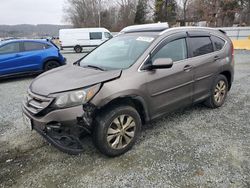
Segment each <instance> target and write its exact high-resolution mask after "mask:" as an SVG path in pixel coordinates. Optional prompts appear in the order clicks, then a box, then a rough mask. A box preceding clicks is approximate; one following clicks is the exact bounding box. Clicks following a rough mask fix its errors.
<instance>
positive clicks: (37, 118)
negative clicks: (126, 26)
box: [23, 27, 234, 156]
mask: <svg viewBox="0 0 250 188" xmlns="http://www.w3.org/2000/svg"><path fill="white" fill-rule="evenodd" d="M123 36H131V37H136V40H142V41H143V40H144V41H147V42H149V41H150V38H151V37H152V38H153V40H152V41H150V42H151V43H150V45H149V46H148V47H147V48H146V49H145V50H144V51H143V53H141V54H140V55H139V57H138V58H137V59H136V61H135V62H134V63H133V64H132V65H131V66H129V67H128V68H125V69H116V70H108V71H102V70H97V69H90V68H82V67H80V66H65V67H62V68H59V69H55V70H52V71H49V72H47V73H45V74H43V75H41V76H39V77H38V78H37V79H35V80H34V81H33V83H32V84H31V86H30V88H29V97H28V99H27V101H24V105H23V112H24V114H25V117H26V118H27V117H28V119H30V120H31V124H32V127H33V128H34V129H36V130H37V131H38V132H39V133H41V134H42V135H43V136H45V137H46V138H47V139H48V140H49V141H50V142H52V143H53V144H54V145H55V146H57V147H58V148H59V149H61V150H63V151H66V152H69V153H78V152H80V151H82V148H81V147H80V146H79V145H80V144H78V145H77V144H76V146H74V147H72V148H69V147H67V146H65V145H62V142H61V140H60V139H59V140H56V139H54V135H56V133H55V134H54V132H56V131H54V132H53V134H51V135H50V134H49V131H50V130H51V129H54V127H55V128H56V129H60V131H61V127H70V129H71V130H73V131H72V134H70V135H67V136H68V137H70V136H72V135H74V136H72V139H74V138H75V137H80V134H79V133H80V132H82V131H81V130H84V131H87V132H89V133H93V135H94V139H95V140H97V141H96V143H97V147H98V148H99V149H100V150H101V151H102V152H103V153H104V154H107V155H110V156H116V155H120V154H122V153H124V152H126V151H127V150H128V149H130V148H131V147H132V145H133V144H132V143H134V140H132V141H129V144H127V145H125V146H122V144H123V143H125V142H126V139H127V138H125V137H122V136H124V134H125V136H126V133H124V132H121V133H119V134H121V135H120V138H119V139H120V140H122V141H121V142H122V143H121V147H118V144H117V147H116V148H115V147H113V148H112V147H111V146H113V144H112V142H111V145H109V144H108V142H107V143H106V140H108V141H109V139H106V137H105V136H106V134H107V135H109V131H108V133H107V129H108V130H113V129H114V128H113V129H111V128H110V127H109V125H110V126H111V124H112V120H111V119H110V120H107V123H106V122H104V123H103V121H104V120H102V119H103V118H104V119H105V118H106V119H107V118H108V117H113V115H114V114H115V112H116V111H119V110H120V111H121V112H123V111H124V115H127V114H130V112H129V107H132V108H133V109H134V110H135V111H136V112H133V113H132V112H131V118H132V119H133V120H134V122H135V125H136V126H137V124H141V122H142V123H145V122H147V121H150V120H152V119H154V118H157V117H159V116H162V115H164V114H166V113H168V112H170V111H174V110H176V109H179V108H182V107H185V106H188V105H191V104H194V103H198V102H203V101H205V102H206V104H208V106H210V107H213V108H214V107H219V106H221V105H222V104H223V102H224V100H225V97H226V93H227V91H228V90H229V89H230V88H231V85H232V82H233V76H234V57H233V45H232V42H231V40H230V39H229V38H228V37H227V36H226V35H225V34H224V33H223V32H222V31H218V30H215V29H211V28H198V27H181V28H172V29H166V30H163V31H143V30H140V31H131V32H126V33H123V34H120V35H118V36H117V37H115V38H119V37H123ZM140 37H144V38H140ZM111 40H114V39H111ZM209 41H210V42H209ZM171 44H172V45H173V46H174V47H172V46H171ZM168 45H169V46H168ZM179 46H181V47H182V48H179ZM101 47H102V46H101ZM101 47H99V48H101ZM171 47H172V49H171ZM199 47H200V48H199ZM97 49H98V48H97ZM164 50H165V51H164ZM94 51H95V50H94ZM176 51H178V52H176ZM92 53H93V52H92ZM167 53H168V54H170V55H168V56H170V57H168V56H167V57H164V54H167ZM171 54H172V55H171ZM174 54H175V55H174ZM101 55H102V54H100V56H101ZM156 57H159V58H156ZM170 58H171V59H170ZM174 59H176V60H174ZM83 60H84V59H83ZM79 62H80V61H79ZM164 62H166V64H165V65H164ZM118 63H119V62H118ZM154 63H155V64H154ZM78 64H80V63H78ZM170 67H171V68H170ZM225 79H226V80H225ZM223 82H225V83H224V84H225V88H226V92H225V91H224V90H223V87H224V86H223V85H222V84H223ZM96 84H100V85H99V86H98V89H97V90H98V91H96V92H95V93H94V95H93V96H91V99H90V100H88V101H87V102H86V103H84V104H83V105H77V106H72V107H67V108H58V109H55V108H53V103H54V100H55V98H54V96H53V94H60V93H62V92H66V91H73V90H76V89H81V88H86V87H89V86H94V85H96ZM220 86H221V89H220V90H219V88H220ZM218 91H219V92H220V93H219V94H216V93H215V92H218ZM223 92H225V95H223ZM214 93H215V94H214ZM218 97H221V98H218ZM222 97H223V98H222ZM216 101H217V102H218V103H216ZM123 106H125V107H124V109H121V108H122V107H123ZM120 111H119V112H117V114H119V113H120V114H121V112H120ZM131 111H133V110H131ZM112 112H113V113H112ZM136 113H137V114H138V115H139V117H140V120H138V121H137V119H136V118H137V117H136ZM117 117H118V116H117ZM117 117H116V116H115V115H114V117H113V120H114V119H115V118H117ZM119 117H120V116H119ZM122 117H123V116H122ZM129 118H130V116H128V117H127V119H129ZM100 119H101V120H100ZM125 121H128V120H124V122H125ZM131 121H132V120H131ZM105 123H106V124H107V125H106V124H105ZM120 124H122V122H120ZM124 124H125V123H124ZM49 126H52V128H51V127H49ZM102 126H103V127H102ZM136 126H135V127H136ZM72 127H74V128H72ZM93 127H94V128H93ZM98 127H102V129H101V128H98ZM105 127H106V128H105ZM99 129H101V130H99ZM139 129H140V125H138V126H137V127H136V129H134V133H133V134H134V137H136V136H137V131H139ZM119 130H120V129H119ZM124 130H125V129H124ZM60 131H59V132H60ZM105 131H106V132H105ZM61 132H63V133H64V129H63V131H61ZM65 132H66V131H65ZM103 134H104V136H103ZM117 134H118V133H117ZM67 136H66V137H67ZM134 137H133V139H136V138H134ZM60 138H63V136H62V137H60ZM67 139H68V138H67ZM99 139H100V140H99ZM105 139H106V140H105ZM114 139H115V137H114ZM104 142H105V143H104ZM114 142H116V141H115V140H114V141H113V143H114ZM117 142H118V141H117ZM130 142H131V143H130ZM101 144H104V146H103V145H101ZM105 144H106V145H105ZM115 144H116V143H115ZM115 144H114V145H115ZM109 146H110V148H109Z"/></svg>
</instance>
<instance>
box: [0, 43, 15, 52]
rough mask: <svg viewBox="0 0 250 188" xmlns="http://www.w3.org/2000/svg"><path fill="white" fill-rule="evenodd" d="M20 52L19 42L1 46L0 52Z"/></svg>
mask: <svg viewBox="0 0 250 188" xmlns="http://www.w3.org/2000/svg"><path fill="white" fill-rule="evenodd" d="M18 52H20V48H19V43H17V42H14V43H10V44H6V45H4V46H2V47H0V54H11V53H18Z"/></svg>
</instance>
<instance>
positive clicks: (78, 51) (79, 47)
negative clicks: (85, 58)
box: [74, 46, 82, 53]
mask: <svg viewBox="0 0 250 188" xmlns="http://www.w3.org/2000/svg"><path fill="white" fill-rule="evenodd" d="M74 50H75V52H76V53H81V52H82V47H81V46H75V47H74Z"/></svg>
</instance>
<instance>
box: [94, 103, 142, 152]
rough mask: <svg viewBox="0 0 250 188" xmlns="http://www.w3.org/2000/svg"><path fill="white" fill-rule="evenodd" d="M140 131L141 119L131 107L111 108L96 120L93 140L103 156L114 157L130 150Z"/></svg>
mask: <svg viewBox="0 0 250 188" xmlns="http://www.w3.org/2000/svg"><path fill="white" fill-rule="evenodd" d="M140 130H141V118H140V115H139V114H138V112H137V111H136V110H135V109H134V108H133V107H131V106H120V107H113V108H109V109H107V111H106V112H105V113H104V114H102V115H101V116H99V117H97V118H96V126H95V130H94V133H93V139H94V143H95V145H96V146H97V148H98V149H99V150H100V151H101V152H102V153H103V154H105V155H107V156H111V157H115V156H118V155H121V154H124V153H125V152H127V151H128V150H129V149H131V148H132V146H133V145H134V144H135V142H136V140H137V137H138V135H139V133H140Z"/></svg>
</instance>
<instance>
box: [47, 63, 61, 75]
mask: <svg viewBox="0 0 250 188" xmlns="http://www.w3.org/2000/svg"><path fill="white" fill-rule="evenodd" d="M59 66H60V63H59V62H57V61H48V62H46V63H45V65H44V71H45V72H46V71H49V70H51V69H54V68H57V67H59Z"/></svg>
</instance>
